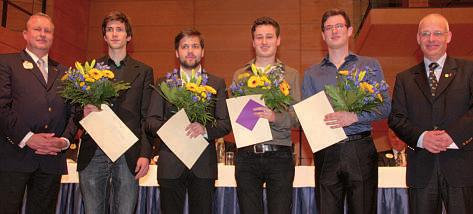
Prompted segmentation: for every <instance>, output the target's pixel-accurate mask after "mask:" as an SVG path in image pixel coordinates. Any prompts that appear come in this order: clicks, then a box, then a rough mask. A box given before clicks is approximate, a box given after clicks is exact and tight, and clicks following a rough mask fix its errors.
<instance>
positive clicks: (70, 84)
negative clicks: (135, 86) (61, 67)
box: [60, 60, 130, 109]
mask: <svg viewBox="0 0 473 214" xmlns="http://www.w3.org/2000/svg"><path fill="white" fill-rule="evenodd" d="M114 78H115V74H114V73H113V72H112V71H110V67H109V66H107V65H104V64H103V63H97V64H96V63H95V60H92V62H91V63H90V64H89V63H88V62H85V64H84V66H82V64H81V63H80V62H76V63H75V68H69V70H68V71H66V74H65V75H64V76H63V77H62V78H61V80H62V82H63V86H62V87H63V88H62V90H61V91H60V94H61V96H63V97H64V98H65V99H66V100H69V101H70V102H71V103H73V104H74V103H78V104H80V105H81V107H84V106H85V105H87V104H92V105H95V106H97V107H98V108H99V109H100V105H101V104H109V103H110V100H111V98H113V97H116V96H118V92H119V91H122V90H126V89H128V88H130V84H129V83H124V82H121V81H120V82H113V79H114Z"/></svg>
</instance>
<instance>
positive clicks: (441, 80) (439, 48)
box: [389, 14, 473, 214]
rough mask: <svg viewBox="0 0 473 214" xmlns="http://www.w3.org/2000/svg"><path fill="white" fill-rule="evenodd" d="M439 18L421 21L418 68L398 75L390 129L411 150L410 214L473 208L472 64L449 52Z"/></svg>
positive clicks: (443, 21) (446, 31) (445, 26)
mask: <svg viewBox="0 0 473 214" xmlns="http://www.w3.org/2000/svg"><path fill="white" fill-rule="evenodd" d="M451 37H452V33H451V32H450V31H449V27H448V22H447V20H446V19H445V18H444V17H443V16H442V15H439V14H430V15H427V16H425V17H424V18H423V19H422V20H421V21H420V23H419V28H418V33H417V42H418V43H419V45H420V48H421V50H422V52H423V54H424V60H423V62H421V63H420V64H418V65H416V66H414V67H412V68H410V69H408V70H407V71H404V72H402V73H399V74H398V75H397V77H396V84H395V86H394V94H393V102H392V112H391V114H390V117H389V127H390V128H391V129H393V130H394V131H395V132H396V134H397V136H398V137H399V138H400V139H402V140H403V141H404V142H406V143H407V145H408V146H409V149H408V152H407V158H408V159H409V161H408V163H407V185H408V186H409V210H410V213H414V214H415V213H422V214H423V213H441V211H442V203H443V205H444V206H445V208H446V210H447V212H448V213H455V214H457V213H459V214H462V213H471V212H472V210H473V147H472V145H471V144H470V142H471V141H472V139H473V117H472V115H473V110H472V107H473V62H469V61H465V60H460V59H455V58H453V57H449V56H447V54H446V50H447V45H448V43H449V42H450V41H451Z"/></svg>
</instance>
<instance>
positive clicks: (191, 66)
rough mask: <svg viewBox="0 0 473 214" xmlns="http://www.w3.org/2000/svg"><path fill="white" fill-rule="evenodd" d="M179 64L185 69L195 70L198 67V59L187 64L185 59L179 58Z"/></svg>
mask: <svg viewBox="0 0 473 214" xmlns="http://www.w3.org/2000/svg"><path fill="white" fill-rule="evenodd" d="M179 63H180V65H181V66H182V67H183V68H185V69H195V68H197V67H198V66H199V65H200V59H196V60H195V62H194V63H189V62H187V61H186V60H185V59H180V58H179Z"/></svg>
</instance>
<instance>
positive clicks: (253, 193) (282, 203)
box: [235, 147, 295, 214]
mask: <svg viewBox="0 0 473 214" xmlns="http://www.w3.org/2000/svg"><path fill="white" fill-rule="evenodd" d="M294 170H295V169H294V162H293V157H292V151H291V149H290V147H288V149H287V150H282V151H272V152H265V153H263V154H255V153H253V152H251V151H239V152H238V153H237V156H236V166H235V178H236V182H237V195H238V205H239V207H240V213H242V214H263V213H264V206H263V204H264V203H263V184H264V183H266V195H267V205H268V209H267V210H268V213H269V214H276V213H280V214H287V213H291V209H292V183H293V181H294Z"/></svg>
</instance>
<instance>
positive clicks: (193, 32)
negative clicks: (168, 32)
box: [174, 28, 204, 50]
mask: <svg viewBox="0 0 473 214" xmlns="http://www.w3.org/2000/svg"><path fill="white" fill-rule="evenodd" d="M186 36H187V37H191V36H195V37H198V38H199V41H200V47H201V48H202V49H204V37H202V34H201V33H200V32H199V31H198V30H196V29H195V28H190V29H185V30H183V31H181V32H179V33H178V34H177V35H176V38H175V39H174V48H175V49H176V50H177V49H179V43H180V42H181V40H182V39H183V38H184V37H186Z"/></svg>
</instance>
